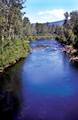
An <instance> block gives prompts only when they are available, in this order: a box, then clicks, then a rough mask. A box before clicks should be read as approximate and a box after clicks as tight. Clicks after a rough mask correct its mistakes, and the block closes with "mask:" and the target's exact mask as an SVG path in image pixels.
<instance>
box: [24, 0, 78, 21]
mask: <svg viewBox="0 0 78 120" xmlns="http://www.w3.org/2000/svg"><path fill="white" fill-rule="evenodd" d="M72 10H78V0H27V2H26V8H25V9H24V11H26V16H27V17H29V19H30V21H31V23H36V22H39V23H40V22H41V23H44V22H53V21H59V20H63V19H64V13H65V12H66V11H72Z"/></svg>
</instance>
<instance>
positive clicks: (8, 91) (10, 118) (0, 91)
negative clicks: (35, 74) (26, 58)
mask: <svg viewBox="0 0 78 120" xmlns="http://www.w3.org/2000/svg"><path fill="white" fill-rule="evenodd" d="M20 65H21V63H20ZM20 65H19V63H18V64H17V65H15V66H14V67H12V68H8V69H6V70H5V71H4V72H3V73H2V74H0V120H14V117H15V116H16V114H17V111H18V110H19V108H20V100H21V99H20V93H21V92H20V88H21V86H20V79H19V76H18V74H19V72H18V69H19V68H20Z"/></svg>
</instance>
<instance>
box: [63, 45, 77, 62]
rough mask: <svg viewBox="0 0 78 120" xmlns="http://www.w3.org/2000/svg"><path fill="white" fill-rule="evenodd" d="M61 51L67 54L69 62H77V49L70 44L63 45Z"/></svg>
mask: <svg viewBox="0 0 78 120" xmlns="http://www.w3.org/2000/svg"><path fill="white" fill-rule="evenodd" d="M63 52H65V53H66V54H67V55H68V56H69V58H70V62H72V63H78V50H77V49H75V48H74V47H73V46H72V45H65V47H64V48H63Z"/></svg>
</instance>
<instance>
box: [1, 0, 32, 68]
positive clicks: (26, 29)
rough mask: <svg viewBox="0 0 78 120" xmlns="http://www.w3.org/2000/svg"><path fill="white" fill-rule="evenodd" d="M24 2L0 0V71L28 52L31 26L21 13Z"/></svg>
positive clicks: (22, 0)
mask: <svg viewBox="0 0 78 120" xmlns="http://www.w3.org/2000/svg"><path fill="white" fill-rule="evenodd" d="M24 2H25V1H24V0H0V69H1V70H2V69H3V68H4V67H5V66H8V65H9V64H12V63H14V62H15V61H16V60H19V59H20V58H22V57H25V56H26V54H27V53H28V52H29V38H28V37H27V36H30V35H31V34H32V29H31V24H30V21H29V19H28V18H27V17H23V16H24V13H23V12H22V9H23V5H24Z"/></svg>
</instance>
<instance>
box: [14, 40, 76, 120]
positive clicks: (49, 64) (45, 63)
mask: <svg viewBox="0 0 78 120" xmlns="http://www.w3.org/2000/svg"><path fill="white" fill-rule="evenodd" d="M31 48H32V50H31V53H30V54H29V55H28V57H27V58H26V59H25V60H24V62H23V64H22V66H21V68H20V74H19V77H20V80H21V99H22V100H21V107H20V109H19V112H17V116H16V117H15V119H14V120H78V68H77V67H75V66H74V65H72V64H71V63H70V62H69V58H68V56H67V55H65V54H64V53H63V52H62V48H63V46H62V45H61V44H60V43H58V42H57V41H55V40H38V41H33V42H32V43H31Z"/></svg>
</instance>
